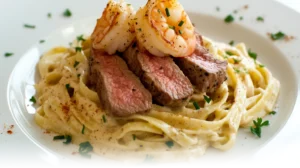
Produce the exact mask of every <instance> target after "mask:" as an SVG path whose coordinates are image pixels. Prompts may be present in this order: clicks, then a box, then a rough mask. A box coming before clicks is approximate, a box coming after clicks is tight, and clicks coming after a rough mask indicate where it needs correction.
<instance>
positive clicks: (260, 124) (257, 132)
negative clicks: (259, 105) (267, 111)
mask: <svg viewBox="0 0 300 168" xmlns="http://www.w3.org/2000/svg"><path fill="white" fill-rule="evenodd" d="M253 124H254V126H255V127H252V126H251V127H250V130H251V132H252V134H254V135H257V136H258V137H259V138H260V137H261V128H262V127H263V126H268V125H270V123H269V121H268V120H266V121H263V120H262V118H257V121H255V120H253Z"/></svg>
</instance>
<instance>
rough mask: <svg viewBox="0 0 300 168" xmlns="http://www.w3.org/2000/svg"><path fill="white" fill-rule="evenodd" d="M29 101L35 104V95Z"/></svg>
mask: <svg viewBox="0 0 300 168" xmlns="http://www.w3.org/2000/svg"><path fill="white" fill-rule="evenodd" d="M29 101H31V102H32V103H33V104H34V103H36V99H35V97H34V96H32V97H31V98H30V100H29Z"/></svg>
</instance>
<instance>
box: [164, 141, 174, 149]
mask: <svg viewBox="0 0 300 168" xmlns="http://www.w3.org/2000/svg"><path fill="white" fill-rule="evenodd" d="M165 144H166V145H167V146H168V147H169V148H172V147H173V146H174V142H173V141H167V142H166V143H165Z"/></svg>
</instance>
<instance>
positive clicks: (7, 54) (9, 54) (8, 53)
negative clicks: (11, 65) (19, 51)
mask: <svg viewBox="0 0 300 168" xmlns="http://www.w3.org/2000/svg"><path fill="white" fill-rule="evenodd" d="M12 55H14V53H10V52H7V53H5V54H4V56H5V57H10V56H12Z"/></svg>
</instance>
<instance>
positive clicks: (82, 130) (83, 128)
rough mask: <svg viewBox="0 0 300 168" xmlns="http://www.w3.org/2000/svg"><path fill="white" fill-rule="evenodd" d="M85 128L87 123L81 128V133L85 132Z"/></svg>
mask: <svg viewBox="0 0 300 168" xmlns="http://www.w3.org/2000/svg"><path fill="white" fill-rule="evenodd" d="M84 130H85V125H84V124H83V125H82V129H81V134H84Z"/></svg>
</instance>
